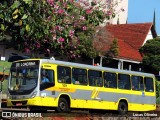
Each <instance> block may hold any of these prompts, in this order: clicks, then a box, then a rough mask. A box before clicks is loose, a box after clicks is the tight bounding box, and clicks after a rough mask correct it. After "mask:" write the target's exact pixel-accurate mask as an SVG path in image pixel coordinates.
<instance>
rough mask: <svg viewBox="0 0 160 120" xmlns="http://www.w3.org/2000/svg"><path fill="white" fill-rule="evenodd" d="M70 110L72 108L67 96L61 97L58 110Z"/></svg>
mask: <svg viewBox="0 0 160 120" xmlns="http://www.w3.org/2000/svg"><path fill="white" fill-rule="evenodd" d="M69 111H70V108H69V104H68V102H67V100H66V99H65V98H59V101H58V107H57V109H56V112H69Z"/></svg>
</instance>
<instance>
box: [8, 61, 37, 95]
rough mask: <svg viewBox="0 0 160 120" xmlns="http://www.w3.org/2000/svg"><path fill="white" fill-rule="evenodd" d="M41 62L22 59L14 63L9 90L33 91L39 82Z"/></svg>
mask: <svg viewBox="0 0 160 120" xmlns="http://www.w3.org/2000/svg"><path fill="white" fill-rule="evenodd" d="M38 74H39V62H38V61H21V62H16V63H13V64H12V66H11V70H10V77H9V91H10V92H13V91H14V92H15V91H17V92H18V91H21V92H23V93H28V92H29V91H30V92H31V91H32V90H33V89H34V88H35V87H36V86H37V82H38Z"/></svg>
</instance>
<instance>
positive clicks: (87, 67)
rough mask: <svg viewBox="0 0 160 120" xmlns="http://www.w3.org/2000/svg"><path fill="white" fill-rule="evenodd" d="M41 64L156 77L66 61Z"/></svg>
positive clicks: (43, 61) (44, 60) (50, 61)
mask: <svg viewBox="0 0 160 120" xmlns="http://www.w3.org/2000/svg"><path fill="white" fill-rule="evenodd" d="M40 61H41V63H54V64H58V65H64V66H65V65H67V66H72V67H78V68H86V69H93V70H103V71H110V72H118V73H126V74H135V75H140V76H148V77H153V76H154V75H153V74H151V73H144V72H140V71H139V72H137V71H130V70H120V69H116V68H109V67H101V66H93V65H86V64H80V63H72V62H65V61H58V60H50V59H40Z"/></svg>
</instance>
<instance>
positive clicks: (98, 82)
mask: <svg viewBox="0 0 160 120" xmlns="http://www.w3.org/2000/svg"><path fill="white" fill-rule="evenodd" d="M88 79H89V85H90V86H97V87H102V86H103V79H102V72H101V71H96V70H88Z"/></svg>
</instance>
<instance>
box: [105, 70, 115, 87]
mask: <svg viewBox="0 0 160 120" xmlns="http://www.w3.org/2000/svg"><path fill="white" fill-rule="evenodd" d="M103 76H104V87H107V88H117V75H116V73H110V72H104V74H103Z"/></svg>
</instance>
